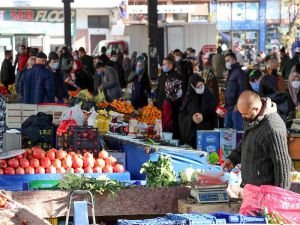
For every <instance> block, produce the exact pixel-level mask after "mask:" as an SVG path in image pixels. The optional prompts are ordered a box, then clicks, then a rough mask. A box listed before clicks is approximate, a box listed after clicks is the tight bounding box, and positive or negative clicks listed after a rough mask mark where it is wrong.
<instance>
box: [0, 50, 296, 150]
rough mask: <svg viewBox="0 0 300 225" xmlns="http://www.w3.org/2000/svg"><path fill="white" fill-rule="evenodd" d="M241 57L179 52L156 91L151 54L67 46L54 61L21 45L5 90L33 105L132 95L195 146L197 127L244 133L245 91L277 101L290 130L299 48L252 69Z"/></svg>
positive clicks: (8, 62)
mask: <svg viewBox="0 0 300 225" xmlns="http://www.w3.org/2000/svg"><path fill="white" fill-rule="evenodd" d="M237 55H238V53H237V54H236V53H235V52H233V51H231V50H228V51H227V52H223V51H222V49H221V47H218V48H217V51H216V53H213V54H210V55H209V56H208V58H207V59H206V58H205V59H204V54H203V52H199V54H198V55H196V50H195V49H193V48H188V49H186V50H185V51H184V52H183V51H181V50H180V49H175V50H174V51H172V52H171V53H170V54H169V55H168V56H167V57H165V58H164V59H163V61H162V65H161V66H160V71H161V73H160V74H159V76H158V79H157V80H156V85H152V84H153V83H152V82H151V81H150V76H149V74H148V62H147V61H148V57H147V54H145V53H143V54H141V55H140V56H138V55H137V52H133V53H132V54H131V56H129V53H128V51H127V50H125V51H124V52H123V53H122V52H115V51H112V52H111V54H110V56H109V57H108V55H107V54H106V48H105V47H102V49H101V55H99V56H96V57H92V56H89V55H87V53H86V51H85V49H84V48H83V47H81V48H79V49H78V51H77V50H76V51H73V52H72V51H70V49H69V48H68V47H63V48H62V49H61V50H60V51H59V52H50V53H49V55H48V56H47V55H45V54H44V53H43V52H41V51H39V50H38V49H35V48H26V46H24V45H22V46H21V47H20V51H19V53H18V54H17V56H16V57H15V58H16V59H15V62H14V63H13V62H12V52H11V51H6V52H5V59H4V61H3V63H2V67H1V83H2V84H3V85H5V86H6V87H8V86H9V85H10V84H14V83H15V85H16V90H17V92H18V94H19V95H20V101H21V102H23V103H28V104H38V103H45V102H51V103H52V102H57V103H67V102H68V99H69V96H68V91H80V90H85V89H87V90H88V91H89V93H90V94H92V95H98V94H100V93H101V94H103V95H104V96H105V99H106V100H107V101H109V102H111V101H113V100H114V99H118V98H122V97H123V92H124V90H128V89H130V92H131V93H130V94H131V102H132V104H133V106H134V108H135V109H139V108H141V107H143V106H146V105H147V104H148V99H149V98H150V96H151V98H153V101H154V104H155V105H156V106H157V107H158V108H159V109H160V110H162V115H163V116H162V124H163V130H164V131H172V132H173V134H174V138H178V139H180V140H181V141H182V142H183V143H185V144H188V145H191V146H193V147H195V143H196V141H195V138H196V137H195V136H196V132H195V131H196V130H198V129H202V130H208V129H214V128H218V127H220V128H222V127H225V128H235V129H237V130H242V129H243V116H242V114H241V113H240V112H239V110H238V108H237V102H238V99H239V96H240V95H241V93H242V92H243V91H245V90H252V91H254V92H256V93H258V94H259V95H260V96H261V97H264V98H266V97H268V98H270V99H271V100H272V102H274V103H276V105H277V111H278V114H279V115H280V116H281V118H282V119H283V121H284V122H285V123H286V124H287V126H290V124H289V121H291V120H290V119H291V118H294V116H295V113H296V112H297V111H300V104H299V103H300V101H299V100H300V94H299V93H300V92H299V89H300V64H299V57H300V48H296V50H295V54H294V56H293V57H292V58H291V59H290V58H289V56H288V54H287V53H286V51H285V49H284V48H282V49H281V50H280V55H279V54H278V52H272V53H271V54H270V55H267V56H265V55H263V54H261V53H260V54H259V55H258V56H257V57H256V58H255V61H254V62H253V63H252V65H251V67H249V68H247V69H246V70H245V69H244V68H243V66H244V65H241V64H240V63H239V59H238V57H237ZM15 71H16V72H15ZM15 74H16V75H15ZM284 79H286V80H287V85H286V83H285V80H284ZM224 80H225V88H224V89H225V90H224V92H222V91H220V90H221V84H222V82H224ZM217 106H224V108H225V110H226V111H225V110H224V111H222V113H216V108H217Z"/></svg>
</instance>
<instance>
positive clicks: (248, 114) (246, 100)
mask: <svg viewBox="0 0 300 225" xmlns="http://www.w3.org/2000/svg"><path fill="white" fill-rule="evenodd" d="M237 108H238V110H239V112H240V113H241V114H242V116H243V118H244V120H247V121H252V120H254V119H255V118H256V117H257V115H258V114H259V112H260V110H261V108H262V102H261V99H260V96H259V95H258V94H257V93H256V92H253V91H244V92H243V93H242V94H241V95H240V97H239V100H238V103H237Z"/></svg>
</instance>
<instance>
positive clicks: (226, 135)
mask: <svg viewBox="0 0 300 225" xmlns="http://www.w3.org/2000/svg"><path fill="white" fill-rule="evenodd" d="M219 131H220V147H221V148H222V150H223V159H225V158H227V157H228V156H229V155H230V153H231V151H233V150H235V149H236V140H237V131H236V130H234V129H219Z"/></svg>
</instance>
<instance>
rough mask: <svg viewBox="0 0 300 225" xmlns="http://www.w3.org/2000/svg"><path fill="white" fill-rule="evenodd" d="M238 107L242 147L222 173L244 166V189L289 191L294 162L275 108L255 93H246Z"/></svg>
mask: <svg viewBox="0 0 300 225" xmlns="http://www.w3.org/2000/svg"><path fill="white" fill-rule="evenodd" d="M237 107H238V110H239V111H240V113H241V114H242V116H243V119H244V121H245V126H244V128H245V129H244V131H245V133H244V137H243V140H242V142H241V144H239V146H238V147H237V149H235V150H234V151H232V152H231V154H230V155H229V157H228V159H227V160H225V162H224V163H223V165H222V167H223V169H227V170H231V169H232V168H233V167H234V166H236V165H237V164H239V163H241V172H242V183H241V187H244V186H245V185H246V184H252V185H256V186H260V185H274V186H278V187H281V188H289V186H290V172H291V159H290V156H289V153H288V145H287V138H286V137H287V130H286V126H285V124H284V122H283V121H282V119H281V118H280V116H279V115H278V113H277V109H276V104H274V103H273V102H272V101H271V99H269V98H262V99H261V98H260V96H259V95H258V94H257V93H255V92H252V91H245V92H243V93H242V94H241V95H240V97H239V100H238V104H237Z"/></svg>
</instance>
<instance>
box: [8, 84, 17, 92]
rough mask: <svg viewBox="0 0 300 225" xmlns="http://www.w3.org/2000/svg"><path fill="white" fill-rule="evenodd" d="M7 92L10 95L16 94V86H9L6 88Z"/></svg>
mask: <svg viewBox="0 0 300 225" xmlns="http://www.w3.org/2000/svg"><path fill="white" fill-rule="evenodd" d="M8 90H9V92H10V94H14V95H15V94H17V91H16V85H15V84H11V85H9V86H8Z"/></svg>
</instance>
